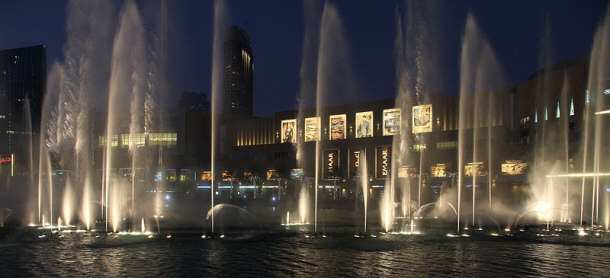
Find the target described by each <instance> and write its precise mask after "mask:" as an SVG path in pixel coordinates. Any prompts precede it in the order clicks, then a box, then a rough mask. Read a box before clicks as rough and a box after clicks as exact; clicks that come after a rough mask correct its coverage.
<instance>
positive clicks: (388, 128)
mask: <svg viewBox="0 0 610 278" xmlns="http://www.w3.org/2000/svg"><path fill="white" fill-rule="evenodd" d="M399 133H400V108H392V109H385V110H383V136H389V135H397V134H399Z"/></svg>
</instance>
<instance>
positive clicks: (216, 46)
mask: <svg viewBox="0 0 610 278" xmlns="http://www.w3.org/2000/svg"><path fill="white" fill-rule="evenodd" d="M226 17H227V16H226V3H225V1H223V0H216V1H215V2H214V39H213V50H212V79H211V82H212V84H211V90H212V97H211V103H210V105H211V108H212V109H211V110H212V117H211V118H212V119H211V120H212V122H211V131H212V133H211V137H212V138H211V148H210V165H211V166H210V168H211V173H212V176H211V183H210V209H213V208H214V194H215V188H214V186H215V183H216V174H217V173H216V163H215V160H216V144H217V143H216V140H217V134H216V131H217V127H218V122H219V115H220V112H221V110H220V101H221V98H222V84H223V82H222V73H223V68H222V64H223V55H222V53H223V49H224V48H223V34H224V30H225V29H226V22H225V20H226ZM210 227H211V232H212V234H214V214H213V213H212V214H211V217H210Z"/></svg>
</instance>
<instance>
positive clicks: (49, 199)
mask: <svg viewBox="0 0 610 278" xmlns="http://www.w3.org/2000/svg"><path fill="white" fill-rule="evenodd" d="M63 91H65V70H64V67H63V66H61V65H60V64H58V63H55V64H54V65H53V67H52V68H51V72H50V74H49V76H48V81H47V86H46V92H47V93H46V95H45V99H44V101H43V106H42V117H41V131H40V139H39V142H38V143H39V160H38V222H39V223H40V224H41V225H43V224H44V220H43V218H45V219H51V220H50V221H53V220H52V219H53V168H52V163H51V153H57V152H59V150H60V144H61V132H60V131H61V130H62V128H61V125H60V123H61V121H60V119H61V115H62V112H61V109H62V107H63V106H62V105H61V101H60V100H61V94H62V92H63ZM45 214H46V217H45Z"/></svg>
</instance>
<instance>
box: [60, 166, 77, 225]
mask: <svg viewBox="0 0 610 278" xmlns="http://www.w3.org/2000/svg"><path fill="white" fill-rule="evenodd" d="M74 201H75V200H74V192H73V189H72V181H71V180H70V177H69V176H68V177H67V178H66V184H65V185H64V194H63V198H62V216H63V220H64V223H65V224H66V225H70V224H71V223H72V215H73V213H74Z"/></svg>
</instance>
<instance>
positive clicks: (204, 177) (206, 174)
mask: <svg viewBox="0 0 610 278" xmlns="http://www.w3.org/2000/svg"><path fill="white" fill-rule="evenodd" d="M211 180H212V171H203V172H202V173H201V181H211Z"/></svg>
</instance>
